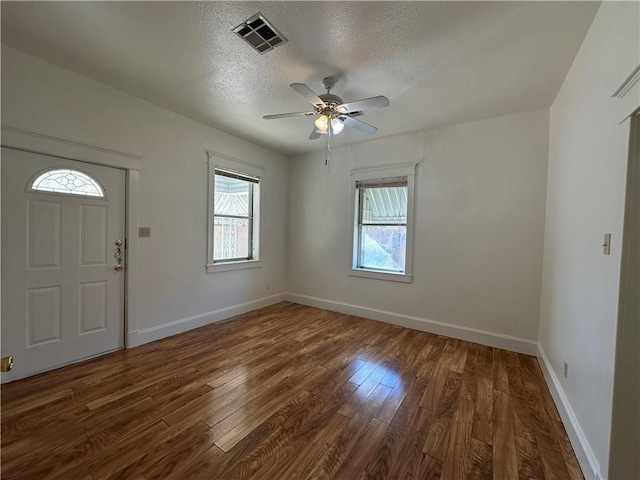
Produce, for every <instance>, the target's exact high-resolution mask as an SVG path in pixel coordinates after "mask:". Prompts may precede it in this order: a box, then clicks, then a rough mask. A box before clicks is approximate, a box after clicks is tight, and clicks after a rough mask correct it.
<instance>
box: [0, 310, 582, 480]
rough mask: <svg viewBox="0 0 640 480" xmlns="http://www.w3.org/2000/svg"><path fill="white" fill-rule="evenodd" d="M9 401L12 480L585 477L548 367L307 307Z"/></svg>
mask: <svg viewBox="0 0 640 480" xmlns="http://www.w3.org/2000/svg"><path fill="white" fill-rule="evenodd" d="M1 393H2V411H1V412H2V413H1V415H2V448H1V457H2V478H3V479H4V480H10V479H20V480H25V479H65V480H72V479H83V480H99V479H107V478H108V479H136V480H138V479H139V480H143V479H144V480H152V479H209V480H219V479H252V480H253V479H268V480H279V479H307V478H308V479H348V480H358V479H443V480H449V479H581V478H583V477H582V473H581V470H580V467H579V466H578V463H577V461H576V458H575V455H574V453H573V450H572V449H571V445H570V443H569V440H568V438H567V436H566V433H565V430H564V427H563V425H562V423H561V421H560V418H559V416H558V413H557V411H556V408H555V406H554V404H553V401H552V399H551V397H550V394H549V391H548V390H547V387H546V385H545V383H544V380H543V378H542V373H541V371H540V368H539V366H538V364H537V361H536V359H535V358H534V357H529V356H525V355H519V354H516V353H512V352H507V351H504V350H499V349H495V348H490V347H486V346H482V345H477V344H474V343H468V342H464V341H460V340H454V339H451V338H446V337H441V336H436V335H430V334H427V333H424V332H418V331H415V330H410V329H405V328H401V327H397V326H394V325H387V324H384V323H379V322H374V321H370V320H365V319H361V318H356V317H351V316H348V315H342V314H338V313H334V312H328V311H324V310H319V309H314V308H310V307H305V306H302V305H296V304H291V303H280V304H278V305H274V306H271V307H268V308H264V309H261V310H257V311H254V312H251V313H249V314H246V315H242V316H239V317H236V318H234V319H231V320H228V321H225V322H221V323H217V324H214V325H210V326H207V327H203V328H200V329H197V330H193V331H190V332H187V333H185V334H182V335H178V336H175V337H171V338H168V339H164V340H160V341H158V342H155V343H152V344H147V345H143V346H141V347H138V348H135V349H132V350H126V351H121V352H117V353H113V354H110V355H107V356H104V357H101V358H98V359H94V360H91V361H89V362H86V363H83V364H80V365H74V366H71V367H66V368H63V369H59V370H56V371H53V372H49V373H46V374H42V375H39V376H36V377H32V378H29V379H26V380H21V381H18V382H14V383H11V384H8V385H5V386H3V387H2V390H1Z"/></svg>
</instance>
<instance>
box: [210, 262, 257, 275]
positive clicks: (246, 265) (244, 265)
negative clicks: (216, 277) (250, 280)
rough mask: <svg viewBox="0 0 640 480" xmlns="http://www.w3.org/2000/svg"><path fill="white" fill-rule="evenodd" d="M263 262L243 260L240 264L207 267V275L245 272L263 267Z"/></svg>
mask: <svg viewBox="0 0 640 480" xmlns="http://www.w3.org/2000/svg"><path fill="white" fill-rule="evenodd" d="M262 263H263V262H262V260H243V261H240V262H222V263H212V264H209V265H205V267H206V269H207V273H216V272H230V271H231V270H245V269H247V268H259V267H262Z"/></svg>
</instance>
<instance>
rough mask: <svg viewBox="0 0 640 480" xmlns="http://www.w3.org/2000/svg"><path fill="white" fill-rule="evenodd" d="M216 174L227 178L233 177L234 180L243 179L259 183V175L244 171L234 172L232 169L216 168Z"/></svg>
mask: <svg viewBox="0 0 640 480" xmlns="http://www.w3.org/2000/svg"><path fill="white" fill-rule="evenodd" d="M216 175H220V176H223V177H228V178H235V179H236V180H243V181H245V182H251V183H260V178H259V177H254V176H252V175H247V174H246V173H241V172H236V171H234V170H227V169H222V168H216Z"/></svg>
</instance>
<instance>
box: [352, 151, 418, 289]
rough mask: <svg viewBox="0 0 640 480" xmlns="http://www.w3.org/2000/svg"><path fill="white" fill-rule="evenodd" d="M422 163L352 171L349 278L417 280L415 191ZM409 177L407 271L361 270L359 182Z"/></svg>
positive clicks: (409, 281) (405, 281)
mask: <svg viewBox="0 0 640 480" xmlns="http://www.w3.org/2000/svg"><path fill="white" fill-rule="evenodd" d="M417 167H418V163H409V164H402V165H390V166H384V167H371V168H361V169H356V170H351V172H349V173H350V182H349V184H350V187H349V192H350V193H349V198H350V202H351V208H350V222H349V224H350V226H351V237H350V238H351V239H352V248H351V268H350V269H349V272H348V274H349V276H352V277H363V278H371V279H376V280H387V281H392V282H402V283H411V282H412V281H413V274H412V264H413V262H412V258H413V223H414V220H413V210H414V192H415V176H416V169H417ZM397 177H407V238H406V242H407V243H406V257H405V269H404V272H389V271H386V270H376V269H371V268H362V267H358V257H359V253H360V252H359V251H358V249H359V241H358V217H359V208H360V205H359V195H358V189H357V187H356V183H357V182H359V181H366V180H381V179H386V178H397Z"/></svg>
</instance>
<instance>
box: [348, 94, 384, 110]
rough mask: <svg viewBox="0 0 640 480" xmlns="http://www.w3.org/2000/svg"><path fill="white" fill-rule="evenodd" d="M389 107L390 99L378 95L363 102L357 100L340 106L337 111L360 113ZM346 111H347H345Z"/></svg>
mask: <svg viewBox="0 0 640 480" xmlns="http://www.w3.org/2000/svg"><path fill="white" fill-rule="evenodd" d="M387 106H389V99H388V98H387V97H385V96H382V95H378V96H377V97H371V98H364V99H362V100H356V101H355V102H349V103H343V104H342V105H338V106H337V107H336V109H337V110H338V111H345V112H346V113H348V112H359V111H362V110H372V109H374V108H382V107H387ZM343 109H346V110H343Z"/></svg>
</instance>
